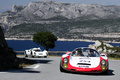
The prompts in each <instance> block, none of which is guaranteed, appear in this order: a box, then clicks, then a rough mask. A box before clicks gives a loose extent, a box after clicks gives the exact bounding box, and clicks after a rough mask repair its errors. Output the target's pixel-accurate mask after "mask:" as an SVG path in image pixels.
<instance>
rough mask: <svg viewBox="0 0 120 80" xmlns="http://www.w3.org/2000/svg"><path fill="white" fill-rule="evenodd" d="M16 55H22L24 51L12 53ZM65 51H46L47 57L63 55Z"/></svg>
mask: <svg viewBox="0 0 120 80" xmlns="http://www.w3.org/2000/svg"><path fill="white" fill-rule="evenodd" d="M14 52H16V53H18V54H21V55H24V51H14ZM66 52H67V51H48V55H49V56H61V55H62V54H65V53H66Z"/></svg>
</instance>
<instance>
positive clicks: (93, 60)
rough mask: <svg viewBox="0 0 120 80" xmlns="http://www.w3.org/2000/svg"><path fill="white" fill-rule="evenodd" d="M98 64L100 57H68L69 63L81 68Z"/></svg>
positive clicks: (93, 66)
mask: <svg viewBox="0 0 120 80" xmlns="http://www.w3.org/2000/svg"><path fill="white" fill-rule="evenodd" d="M99 64H100V57H74V56H71V57H70V65H72V66H74V67H82V68H95V67H97V66H98V65H99Z"/></svg>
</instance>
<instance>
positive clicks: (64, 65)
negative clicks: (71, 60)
mask: <svg viewBox="0 0 120 80" xmlns="http://www.w3.org/2000/svg"><path fill="white" fill-rule="evenodd" d="M62 66H63V67H64V68H67V66H68V59H67V58H64V59H63V64H62Z"/></svg>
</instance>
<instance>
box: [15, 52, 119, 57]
mask: <svg viewBox="0 0 120 80" xmlns="http://www.w3.org/2000/svg"><path fill="white" fill-rule="evenodd" d="M15 52H16V53H18V54H19V53H21V54H23V55H24V51H15ZM66 52H67V51H48V55H49V56H61V55H62V54H65V53H66ZM100 53H104V52H100ZM107 54H109V55H119V56H120V53H118V52H117V53H109V52H107Z"/></svg>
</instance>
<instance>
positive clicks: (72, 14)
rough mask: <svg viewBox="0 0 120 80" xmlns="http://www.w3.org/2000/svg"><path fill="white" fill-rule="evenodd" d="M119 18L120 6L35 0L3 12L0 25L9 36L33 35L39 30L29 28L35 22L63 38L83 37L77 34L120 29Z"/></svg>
mask: <svg viewBox="0 0 120 80" xmlns="http://www.w3.org/2000/svg"><path fill="white" fill-rule="evenodd" d="M119 19H120V6H115V5H98V4H71V3H60V2H54V1H36V2H31V3H29V4H28V5H26V6H16V5H14V6H13V7H12V10H10V11H6V12H3V13H0V25H1V26H2V28H3V30H4V31H5V34H6V35H7V36H9V35H8V34H10V35H11V34H12V35H15V34H17V35H25V34H28V35H29V34H30V35H32V34H33V33H35V32H38V31H35V29H34V31H31V30H30V28H33V27H34V28H35V26H36V25H39V29H40V31H51V32H52V33H54V34H55V35H58V34H61V35H62V36H61V35H59V36H58V37H61V38H68V37H69V36H73V37H71V38H80V36H83V35H76V34H78V33H79V34H81V33H84V34H89V33H91V34H92V33H94V34H96V33H105V32H106V33H110V32H112V33H114V32H119V26H120V24H119ZM111 22H113V23H111ZM87 24H88V25H87ZM20 25H22V26H23V25H25V26H24V28H26V29H25V31H24V30H22V31H24V32H26V30H27V31H28V32H26V33H24V32H20V29H21V28H22V29H23V27H20ZM28 25H29V26H28ZM31 25H33V26H31ZM40 25H41V26H40ZM43 26H44V29H43ZM68 26H69V27H68ZM65 27H66V28H65ZM113 27H114V29H113ZM18 28H19V30H18ZM37 28H38V27H37ZM41 29H42V30H41ZM53 29H55V30H53ZM36 30H38V29H36ZM64 30H65V31H67V33H65V32H64ZM62 32H64V34H63V33H62ZM83 37H84V36H83Z"/></svg>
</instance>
